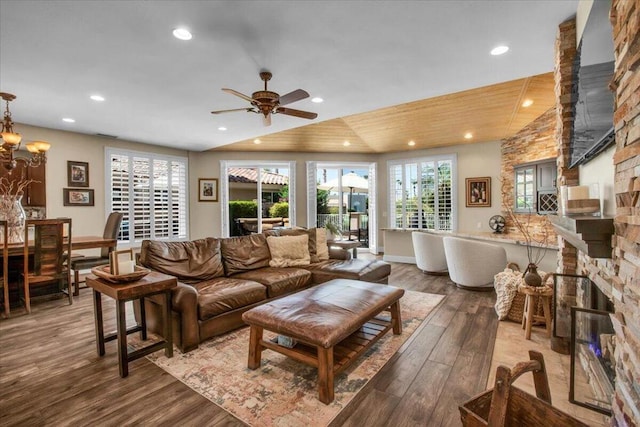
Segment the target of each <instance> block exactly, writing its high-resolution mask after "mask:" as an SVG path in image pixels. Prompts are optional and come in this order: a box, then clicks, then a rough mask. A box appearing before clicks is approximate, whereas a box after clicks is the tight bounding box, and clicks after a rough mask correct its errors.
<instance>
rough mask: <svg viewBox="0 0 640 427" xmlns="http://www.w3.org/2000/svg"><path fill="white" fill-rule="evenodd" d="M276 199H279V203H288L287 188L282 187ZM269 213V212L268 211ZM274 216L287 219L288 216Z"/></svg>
mask: <svg viewBox="0 0 640 427" xmlns="http://www.w3.org/2000/svg"><path fill="white" fill-rule="evenodd" d="M278 197H280V201H281V202H288V201H289V186H288V185H285V186H283V187H282V188H281V189H280V191H279V192H278ZM269 212H271V211H269ZM276 216H282V217H287V216H289V214H287V215H284V216H283V215H276ZM271 218H273V215H271Z"/></svg>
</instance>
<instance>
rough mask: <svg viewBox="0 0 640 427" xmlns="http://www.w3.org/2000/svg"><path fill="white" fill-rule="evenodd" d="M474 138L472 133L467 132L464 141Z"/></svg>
mask: <svg viewBox="0 0 640 427" xmlns="http://www.w3.org/2000/svg"><path fill="white" fill-rule="evenodd" d="M471 138H473V134H472V133H471V132H467V133H465V134H464V139H471Z"/></svg>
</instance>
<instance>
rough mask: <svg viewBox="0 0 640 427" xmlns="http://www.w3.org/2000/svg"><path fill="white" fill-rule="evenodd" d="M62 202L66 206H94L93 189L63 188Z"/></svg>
mask: <svg viewBox="0 0 640 427" xmlns="http://www.w3.org/2000/svg"><path fill="white" fill-rule="evenodd" d="M62 202H63V205H64V206H93V203H94V202H93V189H92V188H63V189H62Z"/></svg>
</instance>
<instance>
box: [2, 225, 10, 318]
mask: <svg viewBox="0 0 640 427" xmlns="http://www.w3.org/2000/svg"><path fill="white" fill-rule="evenodd" d="M0 231H1V232H2V298H3V299H2V301H3V303H4V316H5V317H7V318H8V317H9V312H10V307H9V237H8V233H9V228H8V227H7V221H4V220H3V221H0Z"/></svg>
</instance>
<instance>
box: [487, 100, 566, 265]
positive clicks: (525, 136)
mask: <svg viewBox="0 0 640 427" xmlns="http://www.w3.org/2000/svg"><path fill="white" fill-rule="evenodd" d="M555 130H556V109H555V108H551V109H549V110H548V111H547V112H545V113H544V114H542V115H541V116H540V117H538V118H537V119H535V120H534V121H533V122H531V123H530V124H529V125H527V126H526V127H524V128H522V130H520V132H518V133H517V134H516V135H515V136H513V137H511V138H507V139H503V140H502V142H501V150H500V151H501V154H502V165H501V172H500V180H501V181H502V206H503V212H502V215H503V216H504V217H505V219H506V222H507V224H506V227H505V231H506V233H507V234H509V235H510V236H509V237H511V238H514V239H520V238H522V235H521V233H520V232H519V231H518V229H517V228H516V226H515V224H514V223H513V221H512V220H511V219H510V218H509V216H508V215H507V212H506V210H504V206H513V205H514V200H513V197H514V189H513V186H514V182H513V181H514V171H513V169H514V167H515V166H517V165H521V164H523V163H529V162H535V161H538V160H546V159H555V158H556V157H557V155H558V150H557V148H556V143H555ZM516 215H517V217H518V218H519V220H520V222H521V223H522V224H529V232H530V234H531V235H532V236H533V238H534V239H536V240H538V241H540V240H541V239H542V238H543V236H544V233H545V230H546V233H547V240H548V242H549V243H550V244H555V241H556V233H555V231H554V230H553V227H551V225H550V224H549V222H548V221H547V219H546V217H544V216H542V215H536V214H533V215H527V214H516ZM520 268H521V269H523V268H526V265H525V266H522V265H521V266H520Z"/></svg>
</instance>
